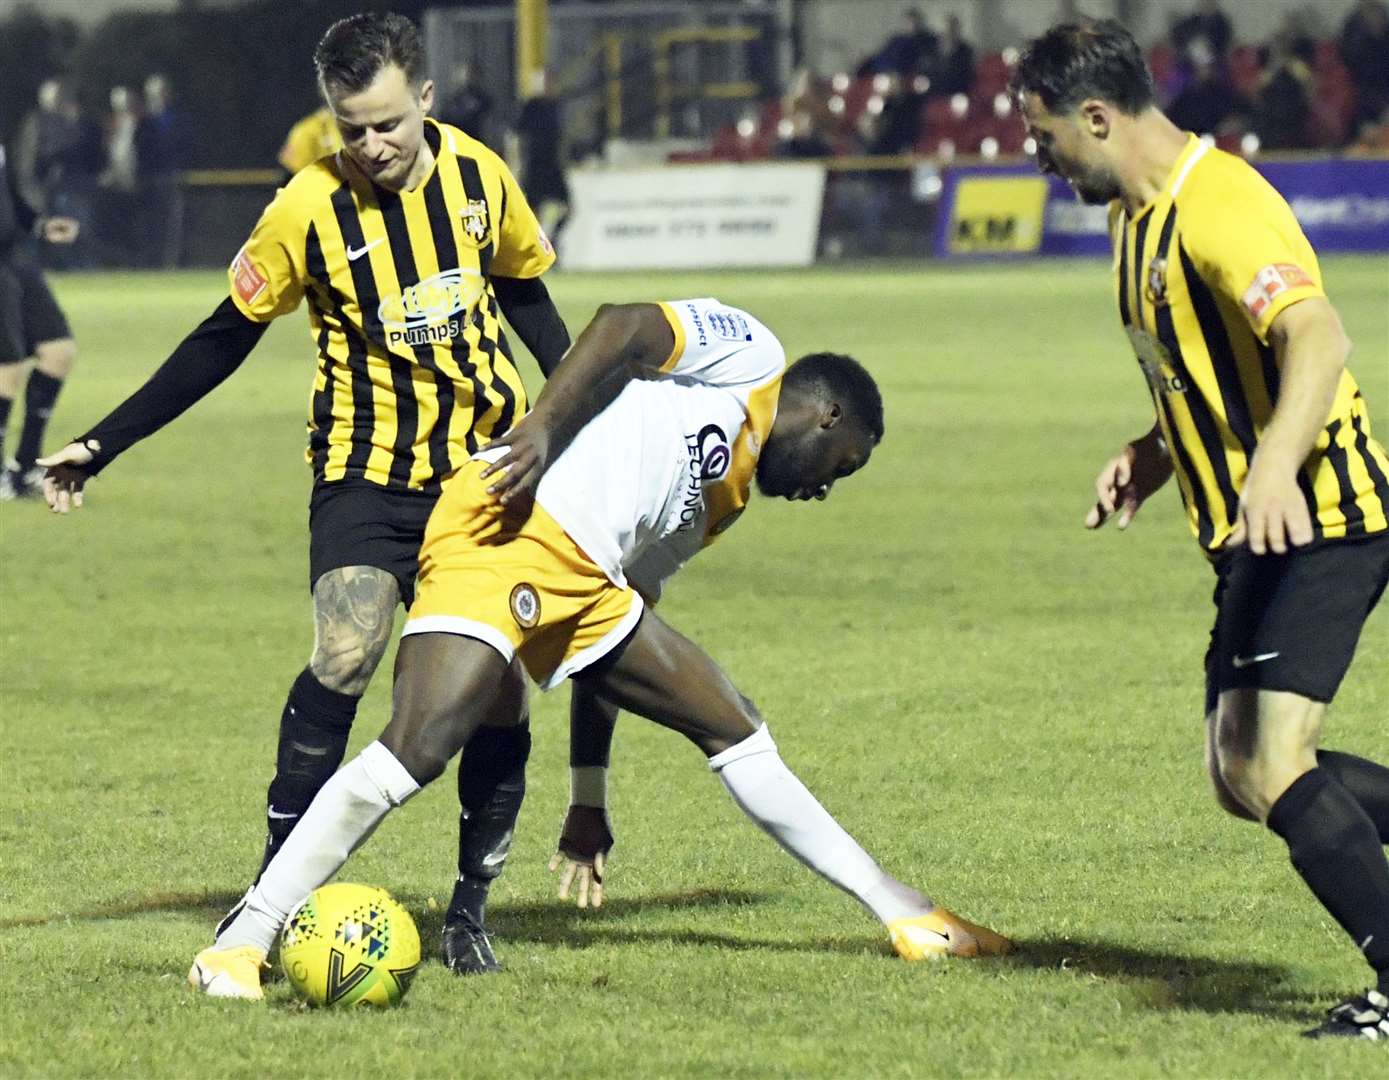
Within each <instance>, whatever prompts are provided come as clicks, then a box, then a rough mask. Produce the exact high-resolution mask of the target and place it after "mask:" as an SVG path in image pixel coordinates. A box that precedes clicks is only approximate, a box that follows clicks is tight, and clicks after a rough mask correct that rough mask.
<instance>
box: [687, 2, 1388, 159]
mask: <svg viewBox="0 0 1389 1080" xmlns="http://www.w3.org/2000/svg"><path fill="white" fill-rule="evenodd" d="M1056 17H1057V19H1058V21H1059V20H1063V19H1075V18H1080V17H1083V16H1082V15H1081V14H1080V12H1079V11H1078V10H1077V5H1076V4H1075V3H1073V2H1066V3H1063V4H1062V5H1061V8H1060V9H1059V10H1058V11H1057V13H1056ZM1331 29H1332V28H1323V27H1319V26H1318V25H1317V24H1316V23H1315V22H1314V21H1313V17H1312V15H1311V13H1309V12H1308V11H1306V10H1303V11H1296V12H1293V13H1290V14H1288V15H1287V16H1286V17H1285V19H1284V21H1283V22H1282V24H1281V25H1280V26H1279V27H1278V28H1277V30H1276V31H1275V32H1274V33H1273V34H1272V36H1271V37H1270V38H1269V39H1268V40H1267V41H1266V42H1263V43H1244V42H1239V41H1237V40H1236V39H1235V35H1234V31H1233V27H1232V24H1231V20H1230V18H1229V15H1228V14H1227V12H1226V11H1225V10H1224V8H1223V7H1222V5H1221V0H1198V2H1197V6H1196V7H1195V9H1194V10H1191V11H1189V12H1187V13H1185V14H1181V15H1178V16H1176V17H1175V18H1174V19H1173V20H1172V24H1171V26H1170V28H1169V32H1168V34H1167V36H1166V38H1165V39H1164V40H1162V41H1160V42H1158V43H1156V44H1155V45H1153V46H1152V47H1151V48H1150V49H1149V50H1148V61H1149V65H1150V66H1151V68H1152V70H1153V75H1154V77H1155V80H1156V83H1157V88H1158V94H1159V99H1160V103H1161V104H1162V106H1163V108H1164V109H1165V110H1166V111H1167V112H1168V113H1169V115H1171V117H1172V119H1173V120H1174V121H1175V122H1176V123H1178V124H1179V125H1180V126H1182V127H1184V128H1188V129H1190V130H1193V131H1196V132H1198V133H1200V134H1208V135H1211V136H1214V137H1215V138H1216V140H1217V142H1218V143H1220V145H1222V146H1225V147H1227V148H1229V149H1234V150H1239V151H1242V152H1244V153H1250V152H1253V151H1255V150H1261V149H1262V150H1310V149H1333V148H1334V149H1349V150H1351V151H1353V152H1365V153H1379V152H1386V151H1389V5H1387V4H1386V2H1385V0H1357V2H1356V3H1355V5H1354V7H1353V8H1352V9H1351V10H1350V12H1349V13H1348V14H1347V15H1346V17H1345V19H1344V21H1343V23H1342V25H1341V26H1340V27H1339V29H1338V30H1336V32H1335V33H1334V36H1328V35H1329V31H1330V30H1331ZM1016 59H1017V52H1016V50H1014V49H1005V50H1002V51H1000V52H981V51H979V50H977V49H975V47H974V46H973V45H972V44H971V43H970V42H969V41H967V40H966V39H965V38H964V36H963V34H962V33H961V29H960V21H959V19H958V18H956V17H955V16H953V15H950V16H947V17H946V19H945V21H944V23H943V25H942V26H940V27H939V28H935V27H933V26H932V25H931V24H930V23H929V21H928V20H927V18H926V17H925V16H924V15H923V14H922V13H921V11H919V10H917V9H909V10H907V11H906V12H904V14H903V16H902V22H901V24H900V26H898V27H897V28H895V30H894V32H892V33H891V34H890V35H889V36H888V37H887V39H886V40H885V41H884V42H883V44H882V46H881V47H880V48H879V49H877V51H875V52H874V53H872V54H871V55H870V56H867V57H865V58H864V59H863V60H862V61H861V62H860V63H859V65H858V67H857V69H856V70H855V71H853V72H852V73H850V72H843V73H839V74H835V75H832V76H828V77H826V76H823V75H820V74H817V73H815V72H811V71H809V70H801V71H798V72H797V73H796V76H795V78H794V79H793V80H792V83H791V85H790V87H789V88H788V90H787V92H786V93H785V94H784V95H783V96H782V97H781V98H779V99H776V100H772V101H767V102H764V103H763V105H762V106H761V108H760V110H759V111H758V113H757V114H756V115H749V116H746V117H745V118H744V119H743V120H742V121H741V122H740V123H739V124H738V125H737V127H736V128H733V129H728V130H725V131H723V132H721V133H719V134H718V135H717V136H716V137H715V140H714V144H713V148H712V153H713V156H714V157H719V158H734V159H745V158H758V157H772V156H777V157H789V158H797V157H829V156H834V155H898V154H930V155H935V156H938V157H946V158H948V157H951V156H953V155H954V154H956V153H961V154H982V155H983V156H985V157H992V156H996V155H998V154H1006V153H1016V152H1018V151H1020V150H1022V149H1023V148H1024V133H1023V130H1022V125H1021V121H1020V120H1019V118H1018V117H1017V115H1016V111H1015V108H1014V103H1013V102H1012V101H1011V100H1010V99H1009V97H1008V94H1007V92H1006V90H1007V84H1008V77H1009V74H1010V71H1011V67H1012V64H1013V63H1015V62H1016Z"/></svg>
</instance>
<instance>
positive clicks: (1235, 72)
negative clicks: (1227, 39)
mask: <svg viewBox="0 0 1389 1080" xmlns="http://www.w3.org/2000/svg"><path fill="white" fill-rule="evenodd" d="M1262 77H1263V67H1262V65H1261V64H1260V63H1259V50H1258V49H1257V48H1256V47H1255V46H1253V45H1236V46H1235V47H1234V48H1233V49H1232V50H1230V85H1231V86H1232V87H1233V88H1234V90H1235V93H1237V94H1239V95H1241V96H1242V97H1246V98H1253V97H1254V95H1255V94H1256V93H1257V92H1258V89H1259V80H1260V79H1261V78H1262Z"/></svg>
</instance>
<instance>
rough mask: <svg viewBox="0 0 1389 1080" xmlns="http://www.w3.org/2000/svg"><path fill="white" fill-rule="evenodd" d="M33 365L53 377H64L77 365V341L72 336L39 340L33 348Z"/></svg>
mask: <svg viewBox="0 0 1389 1080" xmlns="http://www.w3.org/2000/svg"><path fill="white" fill-rule="evenodd" d="M34 356H35V360H36V363H35V365H34V366H35V367H36V368H37V369H38V370H39V371H42V372H43V373H44V374H45V375H52V376H53V377H54V378H55V379H65V378H67V377H68V376H69V375H71V374H72V369H73V368H74V367H75V366H76V365H77V342H75V341H74V340H73V339H72V338H57V339H55V340H53V341H41V342H39V344H38V347H37V348H36V349H35V350H34Z"/></svg>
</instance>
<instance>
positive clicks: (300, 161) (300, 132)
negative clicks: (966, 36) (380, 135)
mask: <svg viewBox="0 0 1389 1080" xmlns="http://www.w3.org/2000/svg"><path fill="white" fill-rule="evenodd" d="M341 149H342V136H341V135H340V134H339V133H338V123H337V121H336V120H334V119H333V114H332V112H331V111H330V110H329V108H328V106H326V105H323V106H321V107H319V108H317V109H315V110H314V111H313V112H311V113H309V115H308V116H305V117H304V118H303V119H301V120H298V121H296V122H295V124H294V126H293V127H292V128H290V129H289V134H288V135H286V136H285V142H284V145H283V146H281V147H280V153H279V155H278V157H277V160H278V161H279V163H280V166H281V167H282V168H283V169H284V170H285V172H287V173H289V175H290V176H293V175H294V174H295V173H297V172H298V171H299V170H300V169H303V168H306V167H307V166H309V165H312V164H313V163H314V162H315V161H317V160H318V159H319V158H323V157H327V156H328V155H329V154H336V153H337V152H338V151H339V150H341Z"/></svg>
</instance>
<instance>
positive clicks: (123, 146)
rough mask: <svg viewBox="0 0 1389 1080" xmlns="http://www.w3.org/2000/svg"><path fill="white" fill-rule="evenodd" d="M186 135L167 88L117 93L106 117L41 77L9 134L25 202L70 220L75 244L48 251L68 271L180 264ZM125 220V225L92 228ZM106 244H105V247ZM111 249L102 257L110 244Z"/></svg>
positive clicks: (155, 79) (159, 83)
mask: <svg viewBox="0 0 1389 1080" xmlns="http://www.w3.org/2000/svg"><path fill="white" fill-rule="evenodd" d="M182 143H183V135H182V131H181V127H180V122H179V114H178V111H177V109H176V108H175V107H174V104H173V101H172V98H171V95H170V90H169V85H168V81H167V80H166V79H165V78H164V77H163V76H162V75H150V76H149V77H148V78H147V79H145V81H144V85H143V87H142V88H141V89H140V91H138V92H137V91H132V90H131V89H130V88H129V87H125V86H116V87H113V88H112V89H111V91H110V94H109V97H108V100H107V107H106V109H105V111H104V112H97V111H94V110H90V109H87V108H84V107H83V105H82V104H81V102H79V100H78V99H77V97H76V96H75V95H74V94H73V93H71V91H70V90H69V88H68V87H67V86H66V85H64V83H63V82H61V81H60V80H58V79H47V80H45V81H44V82H43V83H42V84H41V85H40V86H39V89H38V94H37V99H36V101H35V102H34V104H33V107H32V108H31V109H30V110H29V111H28V113H27V114H26V115H25V117H24V119H23V121H22V123H21V124H20V126H19V129H18V131H17V133H16V135H15V139H14V144H13V147H12V148H11V157H12V161H13V165H14V171H15V176H16V179H17V181H18V184H19V188H20V191H21V193H22V194H23V195H24V197H25V199H26V200H27V201H28V202H29V203H30V204H31V205H32V206H33V207H34V208H35V209H36V210H38V211H39V212H40V213H43V214H48V215H61V216H65V217H71V218H75V219H76V220H77V221H78V223H79V225H80V226H81V228H80V231H79V234H78V240H77V242H76V243H74V244H70V245H65V246H63V247H62V248H57V247H55V248H53V250H52V251H51V252H50V253H49V254H50V255H51V257H52V261H53V262H54V263H55V264H57V265H60V266H64V267H67V268H79V267H84V266H92V265H106V264H109V263H112V262H121V263H129V262H130V261H131V252H132V251H133V252H134V253H135V258H134V261H135V262H136V264H137V265H140V266H147V267H173V266H176V265H178V260H179V245H180V237H181V232H182V222H181V217H182V201H181V200H182V196H181V194H180V184H179V176H180V172H181V170H182V168H183V146H182ZM98 218H101V219H102V220H103V225H107V226H109V225H110V224H111V222H114V221H119V222H123V223H124V227H123V228H118V229H115V230H113V229H112V228H110V227H106V228H93V227H92V226H93V224H94V222H95V220H96V219H98ZM103 237H105V238H107V239H106V240H103ZM113 237H118V238H120V239H121V240H123V241H129V242H128V243H127V242H122V243H120V244H119V245H118V247H119V250H118V251H114V252H113V251H107V250H104V246H105V245H106V244H107V243H109V242H110V241H111V238H113Z"/></svg>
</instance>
